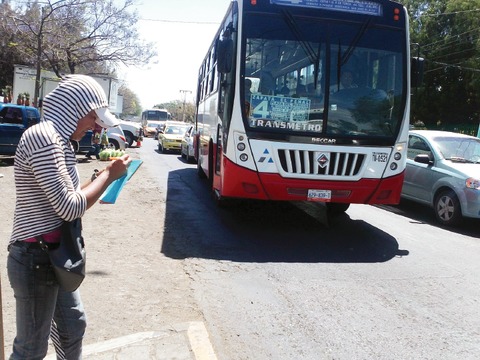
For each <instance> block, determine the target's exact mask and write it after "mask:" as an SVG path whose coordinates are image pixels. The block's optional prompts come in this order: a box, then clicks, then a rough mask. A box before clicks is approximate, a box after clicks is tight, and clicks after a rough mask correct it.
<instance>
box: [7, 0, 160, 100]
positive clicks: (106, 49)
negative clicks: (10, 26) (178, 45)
mask: <svg viewBox="0 0 480 360" xmlns="http://www.w3.org/2000/svg"><path fill="white" fill-rule="evenodd" d="M118 3H119V2H118V1H114V0H107V1H104V0H58V1H52V0H47V1H46V3H43V2H42V6H40V5H39V3H38V2H34V3H27V7H26V8H25V9H24V11H23V12H18V13H17V15H16V16H14V22H15V24H16V29H17V37H18V38H19V39H21V40H22V41H21V44H22V45H23V47H24V48H23V53H24V55H25V59H26V61H27V62H29V63H33V64H35V66H36V67H37V82H36V89H35V99H36V98H37V97H38V93H39V91H38V89H39V87H40V85H41V84H40V69H41V67H42V65H43V66H44V65H45V64H48V68H50V69H51V70H52V71H54V72H55V73H56V74H57V76H58V77H61V75H62V74H63V73H67V72H69V73H75V72H76V71H77V70H78V69H87V70H88V69H94V70H95V71H94V72H98V71H97V70H98V69H99V65H101V68H103V69H102V70H101V71H100V72H101V73H103V74H106V73H107V74H108V73H110V72H111V71H112V69H114V68H115V67H116V66H118V65H120V64H121V63H123V64H125V65H135V66H139V65H142V64H147V63H149V62H150V61H151V60H152V59H153V58H154V57H155V56H156V52H155V50H154V47H153V46H152V44H149V43H145V42H143V41H142V40H141V39H139V34H138V32H137V30H136V28H135V25H136V23H137V21H138V16H137V14H136V13H135V12H130V11H129V10H130V9H131V8H132V6H133V5H134V1H133V0H124V2H123V3H120V4H121V6H120V7H118V8H117V7H116V5H115V4H118ZM44 4H45V5H44Z"/></svg>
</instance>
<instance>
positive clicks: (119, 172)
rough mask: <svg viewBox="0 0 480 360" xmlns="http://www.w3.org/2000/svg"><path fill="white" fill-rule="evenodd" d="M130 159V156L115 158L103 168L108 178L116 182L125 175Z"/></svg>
mask: <svg viewBox="0 0 480 360" xmlns="http://www.w3.org/2000/svg"><path fill="white" fill-rule="evenodd" d="M131 162H132V159H130V155H128V154H125V155H123V156H121V157H119V158H115V159H114V160H112V161H111V162H110V164H109V165H108V166H107V167H106V168H105V171H107V172H108V177H109V178H110V179H112V180H116V179H118V178H120V177H122V176H123V175H125V174H126V173H127V170H128V167H129V166H130V163H131Z"/></svg>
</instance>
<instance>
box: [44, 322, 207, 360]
mask: <svg viewBox="0 0 480 360" xmlns="http://www.w3.org/2000/svg"><path fill="white" fill-rule="evenodd" d="M55 359H56V357H55V354H52V355H49V356H47V357H46V358H45V360H55ZM83 359H84V360H169V359H172V360H173V359H175V360H217V357H216V355H215V353H214V351H213V348H212V345H211V344H210V339H209V337H208V333H207V329H206V328H205V325H204V324H203V323H202V322H189V323H181V324H177V325H175V326H173V327H171V328H168V329H163V330H161V331H152V332H142V333H137V334H132V335H128V336H123V337H120V338H116V339H112V340H107V341H104V342H100V343H96V344H90V345H86V346H84V347H83Z"/></svg>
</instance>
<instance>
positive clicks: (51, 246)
mask: <svg viewBox="0 0 480 360" xmlns="http://www.w3.org/2000/svg"><path fill="white" fill-rule="evenodd" d="M44 244H46V245H47V248H48V249H55V248H57V247H58V245H59V243H48V242H44ZM11 246H17V247H22V248H24V249H42V246H41V245H40V243H39V242H26V241H15V242H14V243H12V244H8V248H7V249H8V250H10V247H11Z"/></svg>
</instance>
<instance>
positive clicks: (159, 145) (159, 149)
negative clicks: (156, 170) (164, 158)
mask: <svg viewBox="0 0 480 360" xmlns="http://www.w3.org/2000/svg"><path fill="white" fill-rule="evenodd" d="M158 152H162V145H161V144H160V142H158Z"/></svg>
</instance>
